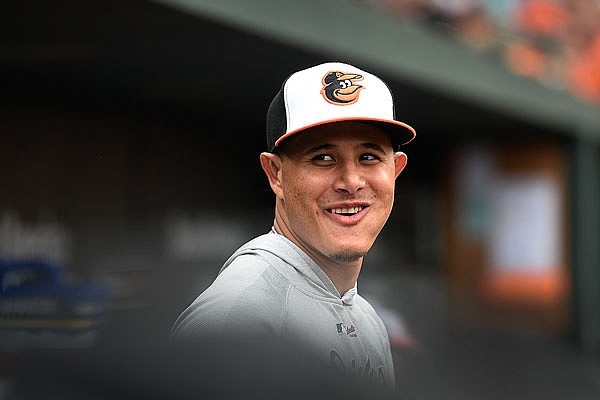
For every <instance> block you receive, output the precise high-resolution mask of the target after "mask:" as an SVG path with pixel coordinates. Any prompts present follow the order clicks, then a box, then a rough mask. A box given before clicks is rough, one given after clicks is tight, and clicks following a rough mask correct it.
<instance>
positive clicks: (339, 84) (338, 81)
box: [321, 71, 364, 106]
mask: <svg viewBox="0 0 600 400" xmlns="http://www.w3.org/2000/svg"><path fill="white" fill-rule="evenodd" d="M362 80H363V77H362V75H358V74H352V73H346V72H342V71H331V72H328V73H326V74H325V76H324V77H323V79H322V81H321V83H323V88H322V89H321V94H322V95H323V98H324V99H325V100H327V102H329V103H331V104H334V105H336V106H346V105H349V104H354V103H356V102H357V101H358V95H359V93H360V91H361V90H362V89H364V86H361V85H359V84H357V83H356V82H358V81H362Z"/></svg>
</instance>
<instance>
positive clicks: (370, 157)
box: [360, 153, 380, 161]
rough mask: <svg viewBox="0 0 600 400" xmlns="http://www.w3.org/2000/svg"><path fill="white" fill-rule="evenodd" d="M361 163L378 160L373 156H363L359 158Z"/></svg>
mask: <svg viewBox="0 0 600 400" xmlns="http://www.w3.org/2000/svg"><path fill="white" fill-rule="evenodd" d="M360 159H361V161H376V160H379V159H380V158H379V157H377V156H376V155H375V154H369V153H367V154H363V155H361V156H360Z"/></svg>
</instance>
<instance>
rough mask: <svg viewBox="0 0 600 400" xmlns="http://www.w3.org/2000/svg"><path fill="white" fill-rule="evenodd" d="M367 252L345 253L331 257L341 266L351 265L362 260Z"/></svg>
mask: <svg viewBox="0 0 600 400" xmlns="http://www.w3.org/2000/svg"><path fill="white" fill-rule="evenodd" d="M365 254H366V252H358V251H345V252H339V253H335V254H332V255H330V258H331V259H332V260H333V261H335V262H337V263H340V264H349V263H353V262H356V261H359V260H361V259H362V258H363V257H364V256H365Z"/></svg>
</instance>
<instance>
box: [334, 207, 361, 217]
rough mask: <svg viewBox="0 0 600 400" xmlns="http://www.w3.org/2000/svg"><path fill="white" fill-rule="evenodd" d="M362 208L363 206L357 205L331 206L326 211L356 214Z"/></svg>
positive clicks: (348, 214)
mask: <svg viewBox="0 0 600 400" xmlns="http://www.w3.org/2000/svg"><path fill="white" fill-rule="evenodd" d="M363 209H364V207H363V206H358V207H350V208H332V209H330V210H327V211H328V212H330V213H332V214H339V215H347V216H350V215H354V214H358V213H359V212H361V211H362V210H363Z"/></svg>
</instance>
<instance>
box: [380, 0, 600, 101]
mask: <svg viewBox="0 0 600 400" xmlns="http://www.w3.org/2000/svg"><path fill="white" fill-rule="evenodd" d="M368 1H369V3H370V4H371V5H373V6H376V7H380V8H384V9H385V10H386V11H389V12H393V13H395V14H398V15H400V16H403V17H410V18H414V19H419V20H422V21H424V22H427V23H429V24H432V25H433V26H435V27H437V28H440V29H443V30H445V31H447V32H450V33H451V34H452V35H453V36H455V37H456V38H458V39H459V40H461V41H462V42H464V43H466V44H467V45H468V46H470V47H472V48H473V49H475V50H477V51H480V52H485V53H488V54H490V55H492V56H495V57H498V58H500V59H501V60H502V61H503V62H505V64H506V65H507V66H508V67H509V68H510V69H511V70H512V71H514V72H515V73H517V74H520V75H524V76H527V77H529V78H532V79H535V80H537V81H539V82H541V83H542V84H544V85H548V86H551V87H555V88H558V89H560V90H565V91H569V92H570V93H571V94H573V95H574V96H576V97H578V98H580V99H583V100H585V101H588V102H591V103H595V104H600V0H368Z"/></svg>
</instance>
